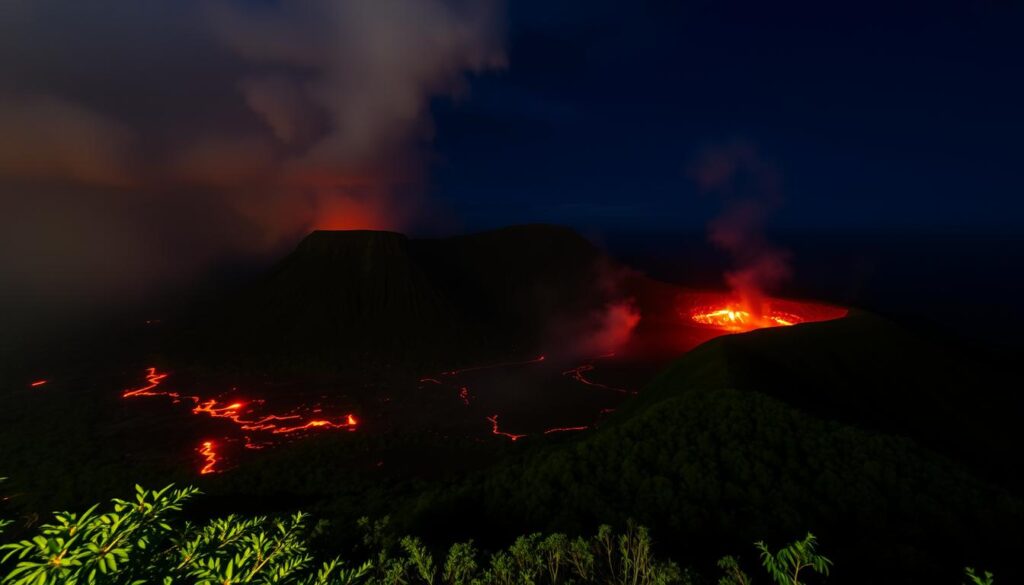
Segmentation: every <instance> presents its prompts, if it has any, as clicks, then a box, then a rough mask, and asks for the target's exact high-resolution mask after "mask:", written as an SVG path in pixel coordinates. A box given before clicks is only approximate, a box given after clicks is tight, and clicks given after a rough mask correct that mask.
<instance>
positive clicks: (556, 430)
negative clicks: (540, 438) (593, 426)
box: [544, 425, 590, 435]
mask: <svg viewBox="0 0 1024 585" xmlns="http://www.w3.org/2000/svg"><path fill="white" fill-rule="evenodd" d="M589 428H590V427H588V426H586V425H584V426H579V427H556V428H553V429H548V430H546V431H544V434H545V435H550V434H551V433H567V432H571V431H585V430H587V429H589Z"/></svg>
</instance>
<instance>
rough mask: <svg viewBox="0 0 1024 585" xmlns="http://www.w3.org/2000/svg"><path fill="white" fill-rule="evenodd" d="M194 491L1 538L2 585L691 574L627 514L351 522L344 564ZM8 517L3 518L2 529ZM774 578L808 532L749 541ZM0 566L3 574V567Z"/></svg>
mask: <svg viewBox="0 0 1024 585" xmlns="http://www.w3.org/2000/svg"><path fill="white" fill-rule="evenodd" d="M197 493H198V490H197V489H195V488H192V487H189V488H184V489H174V488H173V486H168V487H165V488H163V489H160V490H146V489H143V488H142V487H138V486H137V487H136V493H135V497H134V499H132V500H122V499H114V500H113V501H112V507H111V509H109V510H107V511H105V512H100V511H99V505H95V506H92V507H91V508H89V509H88V510H86V511H85V512H84V513H81V514H74V513H71V512H58V513H56V514H55V515H54V520H53V522H51V523H47V524H43V525H41V526H39V527H38V528H37V529H36V534H35V535H33V536H30V537H29V538H25V539H23V540H19V541H16V542H12V543H8V544H4V545H2V546H0V554H2V557H0V558H2V560H0V563H3V565H6V569H7V572H6V575H5V576H0V584H3V585H59V584H68V585H141V584H146V583H162V584H164V585H172V584H184V583H195V584H197V585H231V584H242V583H252V584H261V585H352V584H355V583H365V584H366V585H413V584H415V585H558V584H560V583H564V584H566V585H569V584H573V583H576V584H602V585H669V584H672V583H679V584H687V585H689V584H693V583H697V582H699V578H698V577H697V576H696V575H695V574H694V573H693V572H692V571H684V570H681V569H680V568H679V566H678V565H676V564H675V563H674V562H672V561H664V560H659V559H657V558H656V557H655V555H654V553H653V549H652V540H651V536H650V534H649V533H648V531H647V529H646V528H644V527H640V526H635V525H633V524H629V526H628V527H627V529H626V531H625V532H624V533H622V534H615V533H614V532H613V531H612V529H611V528H610V527H608V526H601V527H600V528H599V529H598V531H597V534H596V535H594V536H592V537H590V538H584V537H575V538H572V537H569V536H567V535H565V534H557V533H556V534H550V535H547V536H544V535H542V534H539V533H534V534H530V535H527V536H520V537H519V538H517V539H516V540H515V542H513V544H512V545H511V546H509V547H508V548H506V549H502V550H498V551H496V552H493V553H491V554H487V555H484V554H482V553H481V552H480V551H479V550H477V548H475V547H474V545H473V542H472V541H470V542H462V543H456V544H454V545H452V546H451V547H450V548H449V549H448V552H447V554H446V555H445V556H444V561H443V562H440V563H438V562H435V560H434V556H433V554H432V553H431V551H430V550H429V549H428V547H427V546H425V545H424V544H423V543H422V542H421V541H420V540H419V539H417V538H414V537H409V536H406V537H404V538H400V539H397V538H395V537H394V536H393V535H392V533H391V532H390V531H389V530H388V521H387V519H386V518H385V519H384V520H382V521H377V522H370V521H369V520H367V519H365V518H364V519H362V520H361V521H360V523H359V525H360V528H361V529H362V530H363V531H364V534H365V535H364V537H363V541H362V544H363V545H364V547H365V551H364V552H365V553H367V556H369V559H368V560H366V561H364V562H362V563H361V564H353V565H349V564H346V563H345V562H343V561H342V560H341V559H340V558H337V557H334V558H330V559H328V560H326V561H320V562H316V561H314V555H313V554H311V552H310V551H311V549H312V545H311V544H310V543H311V541H312V540H313V539H314V537H315V536H316V533H317V531H318V527H317V526H313V527H310V525H309V522H308V517H307V516H306V515H305V514H302V513H297V514H294V515H292V516H290V517H288V518H283V519H276V518H268V517H241V516H234V515H232V516H228V517H225V518H220V519H215V520H211V521H209V522H207V523H205V524H203V525H196V524H193V523H190V522H182V521H181V520H180V519H177V518H175V513H176V512H180V511H181V510H182V508H183V506H184V504H185V503H186V502H187V501H188V500H189V499H190V498H191V497H192V496H194V495H196V494H197ZM8 524H9V522H7V521H3V522H0V529H2V528H3V527H4V526H7V525H8ZM755 546H756V547H757V549H758V550H759V551H760V553H761V561H762V565H763V568H764V570H765V572H766V573H767V575H768V577H769V578H770V579H771V580H772V581H773V582H774V583H775V585H804V584H806V583H812V582H820V579H819V580H818V581H808V580H806V577H807V575H809V574H813V573H816V574H817V575H818V576H819V577H821V578H823V577H825V576H827V575H828V574H829V568H830V567H831V565H832V561H830V560H829V559H827V558H825V557H824V556H822V555H820V554H819V553H818V552H817V540H816V538H815V537H814V536H813V535H811V534H808V535H807V536H806V537H805V538H803V539H802V540H798V541H796V542H793V543H792V544H789V545H787V546H785V547H783V548H781V549H779V550H778V551H775V552H772V551H771V549H770V548H769V547H768V546H767V545H765V544H764V543H763V542H758V543H756V545H755ZM718 566H719V567H720V568H722V569H723V570H724V572H725V574H724V576H723V577H722V578H721V579H720V580H719V581H718V583H719V585H750V584H751V583H753V581H752V579H751V578H750V577H749V576H748V575H747V574H746V573H745V572H744V571H743V570H742V569H741V568H740V566H739V562H738V560H737V559H736V558H735V557H731V556H730V557H724V558H722V559H721V560H720V561H719V562H718ZM0 575H2V573H0ZM966 576H967V578H968V580H969V581H970V585H992V584H993V582H994V581H993V577H992V574H991V573H987V572H986V573H983V574H981V575H979V574H977V573H976V572H975V571H974V570H973V569H970V568H968V569H966Z"/></svg>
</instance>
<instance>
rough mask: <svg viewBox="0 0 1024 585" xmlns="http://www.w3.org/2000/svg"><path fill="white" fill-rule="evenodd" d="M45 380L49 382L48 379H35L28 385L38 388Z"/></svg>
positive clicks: (43, 384)
mask: <svg viewBox="0 0 1024 585" xmlns="http://www.w3.org/2000/svg"><path fill="white" fill-rule="evenodd" d="M47 382H49V380H36V381H35V382H32V383H30V384H29V387H30V388H38V387H40V386H45V385H46V383H47Z"/></svg>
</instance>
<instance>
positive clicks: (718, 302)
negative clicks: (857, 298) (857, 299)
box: [679, 293, 847, 333]
mask: <svg viewBox="0 0 1024 585" xmlns="http://www.w3.org/2000/svg"><path fill="white" fill-rule="evenodd" d="M690 296H691V302H690V303H688V305H687V306H684V307H680V309H679V312H680V315H681V316H682V317H683V318H685V319H687V320H688V321H690V322H692V323H696V324H698V325H701V326H704V327H708V328H712V329H718V330H722V331H728V332H730V333H740V332H744V331H753V330H754V329H763V328H766V327H786V326H790V325H798V324H800V323H810V322H814V321H827V320H830V319H838V318H840V317H844V316H846V314H847V311H846V310H845V309H841V308H839V307H833V306H829V305H823V304H819V303H807V302H799V301H790V300H785V299H770V298H767V297H756V296H755V298H757V299H758V302H752V301H749V300H747V297H748V296H750V295H739V294H735V295H730V294H714V293H696V294H693V295H690ZM738 299H743V300H738Z"/></svg>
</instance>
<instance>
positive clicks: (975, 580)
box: [964, 567, 996, 585]
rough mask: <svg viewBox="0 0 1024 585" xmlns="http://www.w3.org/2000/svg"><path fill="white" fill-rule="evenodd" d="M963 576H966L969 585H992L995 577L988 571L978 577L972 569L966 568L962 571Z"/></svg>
mask: <svg viewBox="0 0 1024 585" xmlns="http://www.w3.org/2000/svg"><path fill="white" fill-rule="evenodd" d="M964 574H966V575H967V580H968V581H969V582H970V585H993V583H995V582H996V580H995V577H994V576H993V575H992V573H989V572H988V571H985V572H984V573H983V574H981V575H979V574H978V573H977V572H975V570H974V569H973V568H971V567H967V568H965V569H964Z"/></svg>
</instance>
